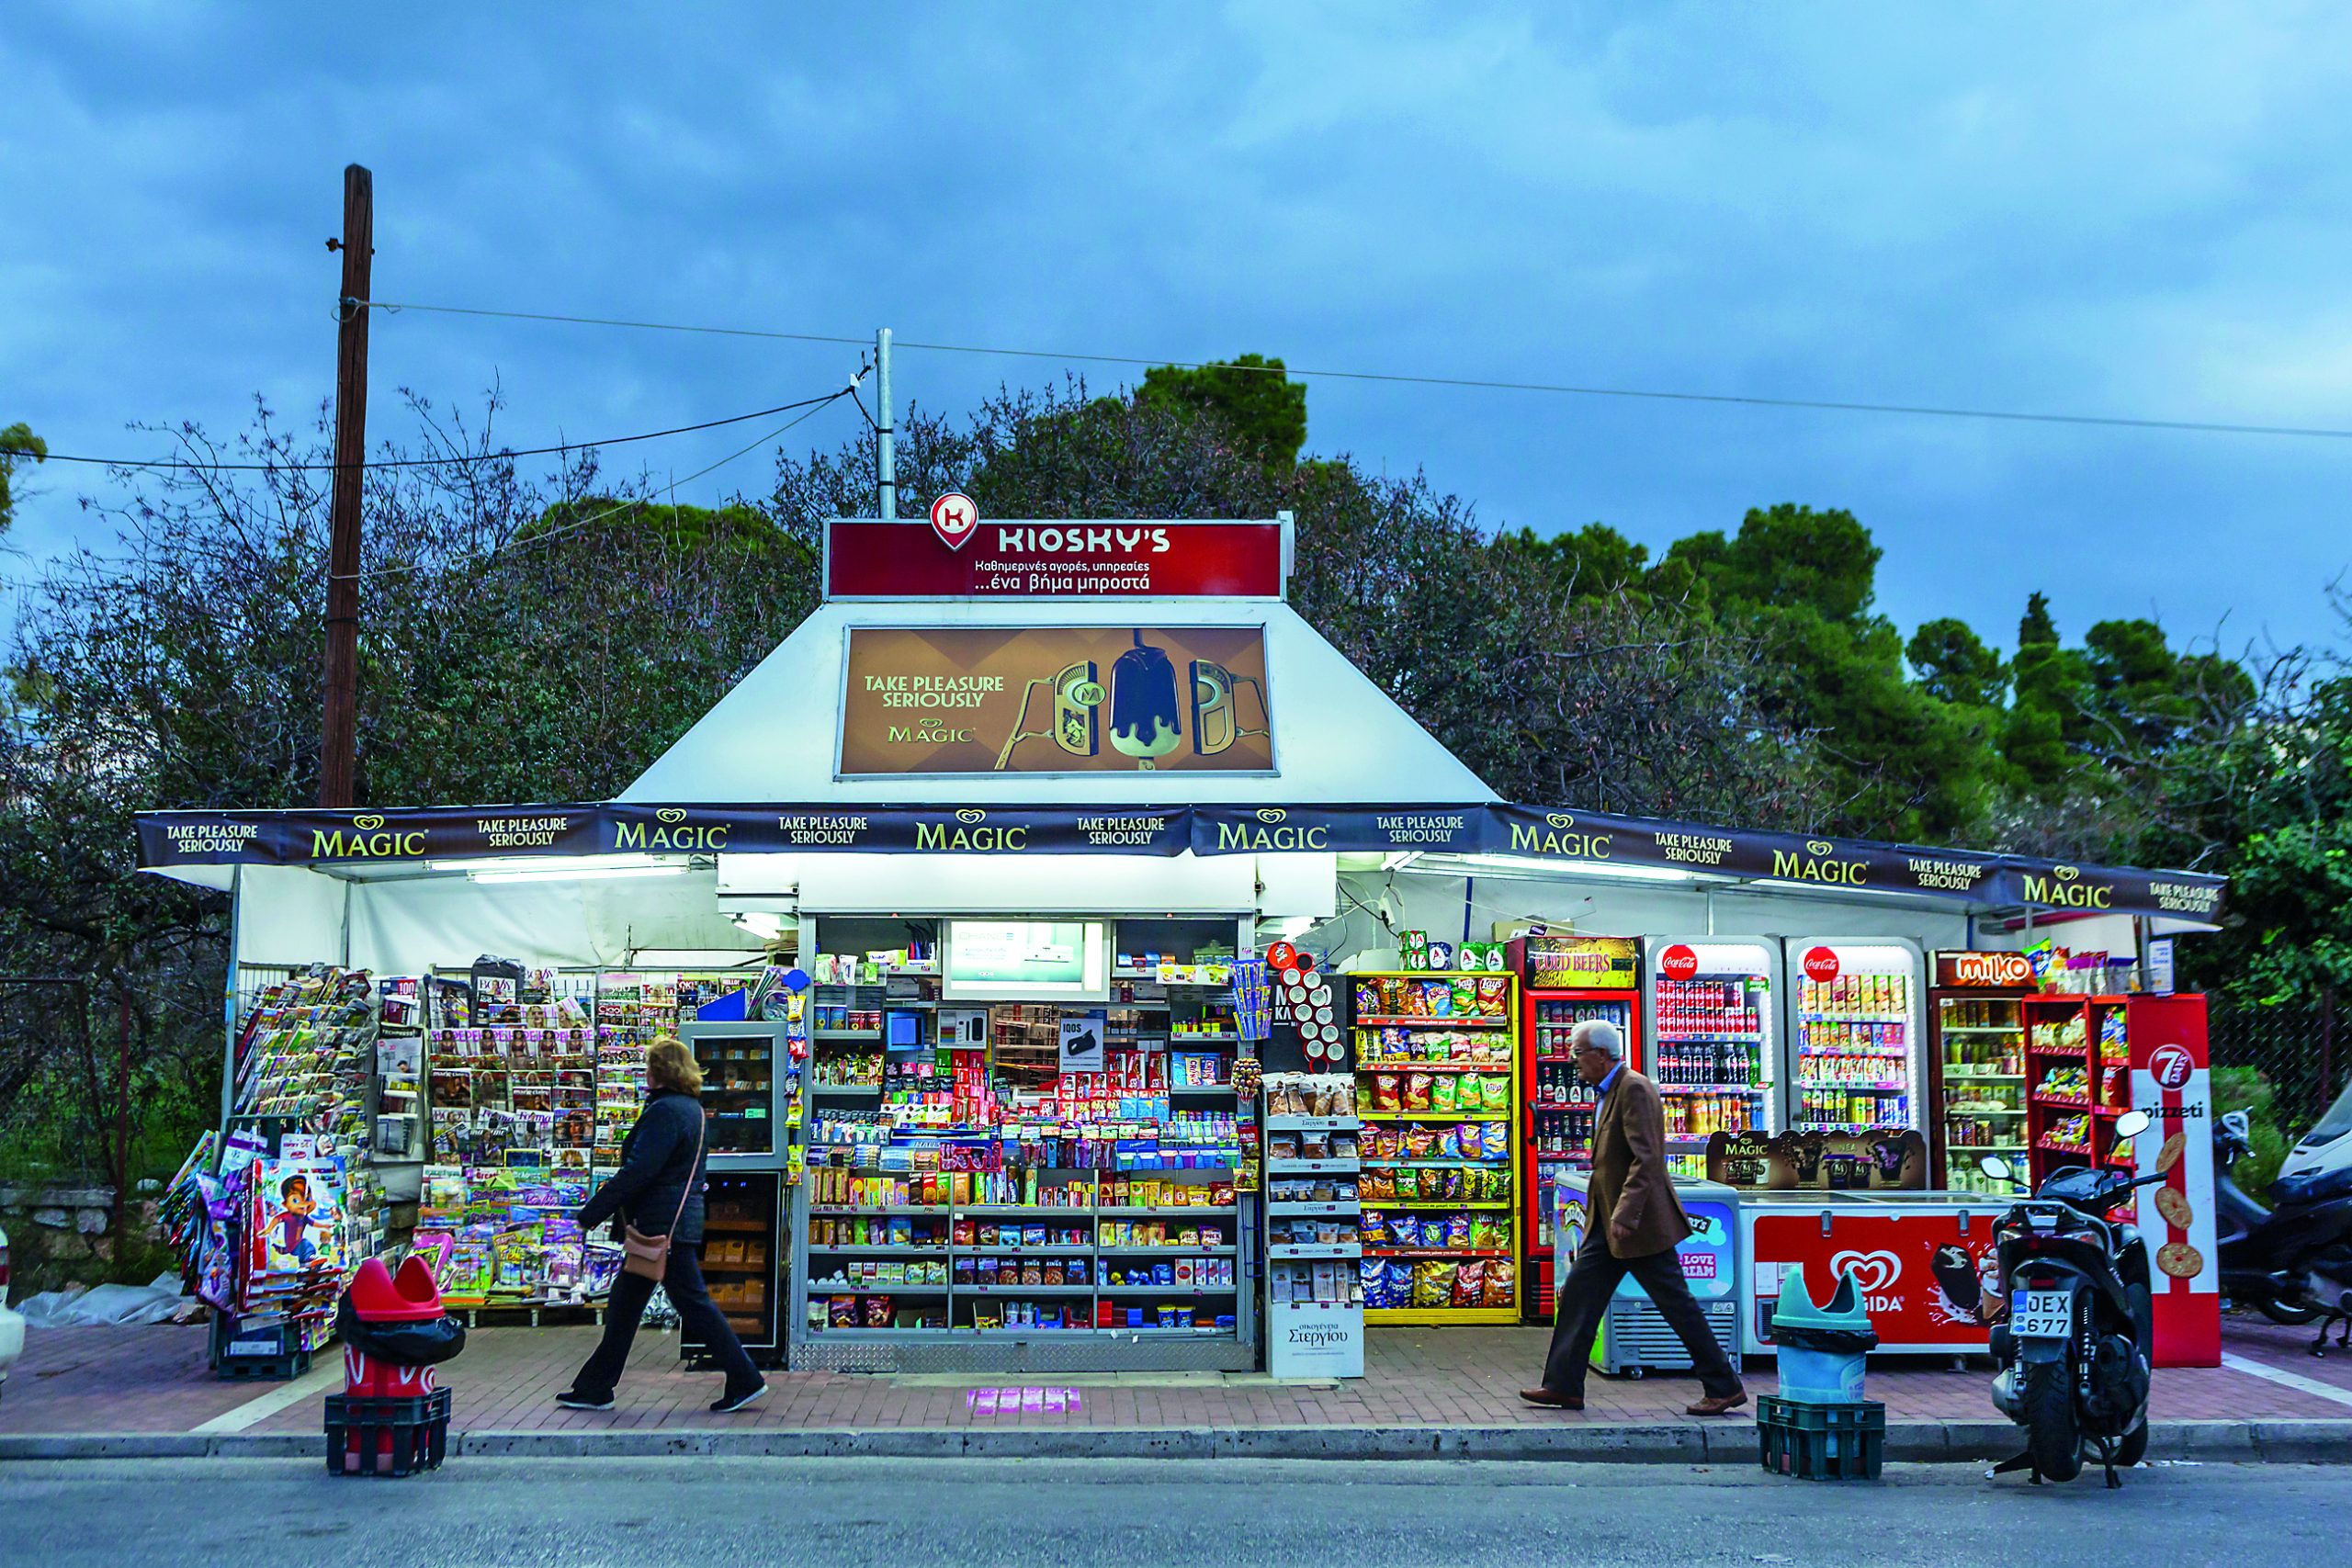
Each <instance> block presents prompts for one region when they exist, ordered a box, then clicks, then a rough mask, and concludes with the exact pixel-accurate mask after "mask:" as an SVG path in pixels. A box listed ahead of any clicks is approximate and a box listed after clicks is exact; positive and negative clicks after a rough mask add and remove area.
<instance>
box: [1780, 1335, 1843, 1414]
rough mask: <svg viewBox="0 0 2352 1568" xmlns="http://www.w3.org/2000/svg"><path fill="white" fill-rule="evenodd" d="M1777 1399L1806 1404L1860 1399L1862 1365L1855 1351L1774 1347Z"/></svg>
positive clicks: (1787, 1346) (1785, 1346)
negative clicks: (1778, 1373) (1777, 1366)
mask: <svg viewBox="0 0 2352 1568" xmlns="http://www.w3.org/2000/svg"><path fill="white" fill-rule="evenodd" d="M1777 1359H1779V1361H1780V1371H1781V1398H1782V1399H1793V1400H1799V1401H1802V1402H1803V1403H1804V1404H1853V1403H1855V1402H1856V1401H1858V1400H1860V1398H1861V1397H1862V1362H1863V1360H1864V1357H1863V1355H1862V1353H1861V1352H1860V1351H1859V1350H1805V1349H1800V1348H1798V1347H1796V1346H1794V1345H1782V1346H1780V1347H1778V1348H1777Z"/></svg>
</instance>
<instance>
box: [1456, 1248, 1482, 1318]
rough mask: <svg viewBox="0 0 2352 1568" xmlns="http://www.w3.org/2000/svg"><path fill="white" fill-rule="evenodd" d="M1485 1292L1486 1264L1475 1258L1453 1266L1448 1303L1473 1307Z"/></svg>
mask: <svg viewBox="0 0 2352 1568" xmlns="http://www.w3.org/2000/svg"><path fill="white" fill-rule="evenodd" d="M1486 1292H1487V1266H1486V1265H1485V1264H1484V1263H1481V1262H1478V1261H1476V1259H1473V1260H1472V1261H1470V1262H1468V1263H1457V1264H1455V1265H1454V1266H1453V1301H1452V1302H1451V1303H1448V1304H1449V1305H1453V1306H1458V1307H1474V1306H1477V1305H1479V1304H1480V1301H1481V1298H1483V1297H1484V1296H1485V1294H1486Z"/></svg>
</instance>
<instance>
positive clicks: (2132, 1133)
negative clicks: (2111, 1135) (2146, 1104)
mask: <svg viewBox="0 0 2352 1568" xmlns="http://www.w3.org/2000/svg"><path fill="white" fill-rule="evenodd" d="M2153 1125H2154V1118H2153V1117H2151V1116H2150V1115H2149V1114H2148V1113H2147V1112H2146V1111H2125V1112H2124V1113H2123V1114H2122V1115H2120V1116H2119V1117H2117V1118H2116V1119H2115V1141H2116V1142H2117V1143H2119V1144H2120V1143H2122V1142H2123V1141H2124V1140H2125V1139H2127V1138H2136V1137H2138V1136H2139V1135H2140V1134H2143V1133H2144V1132H2146V1131H2147V1130H2148V1129H2149V1128H2150V1127H2151V1126H2153Z"/></svg>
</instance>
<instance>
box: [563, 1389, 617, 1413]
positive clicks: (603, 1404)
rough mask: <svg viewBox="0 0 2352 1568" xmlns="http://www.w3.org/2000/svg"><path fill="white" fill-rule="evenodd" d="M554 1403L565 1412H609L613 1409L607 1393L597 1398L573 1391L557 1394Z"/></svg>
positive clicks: (589, 1394)
mask: <svg viewBox="0 0 2352 1568" xmlns="http://www.w3.org/2000/svg"><path fill="white" fill-rule="evenodd" d="M555 1402H556V1403H557V1404H560V1405H562V1406H563V1407H564V1408H565V1409H566V1410H610V1409H611V1408H612V1407H613V1396H612V1395H611V1394H609V1393H608V1394H605V1395H604V1396H603V1397H602V1398H599V1397H597V1396H596V1395H594V1394H591V1393H578V1392H576V1391H575V1392H571V1393H559V1394H557V1395H556V1396H555Z"/></svg>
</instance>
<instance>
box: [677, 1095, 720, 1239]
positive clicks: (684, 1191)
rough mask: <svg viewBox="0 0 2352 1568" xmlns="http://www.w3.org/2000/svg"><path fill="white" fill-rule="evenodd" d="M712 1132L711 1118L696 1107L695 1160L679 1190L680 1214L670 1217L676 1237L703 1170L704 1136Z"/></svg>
mask: <svg viewBox="0 0 2352 1568" xmlns="http://www.w3.org/2000/svg"><path fill="white" fill-rule="evenodd" d="M709 1130H710V1118H709V1117H707V1116H706V1115H704V1114H703V1109H702V1107H701V1106H700V1105H696V1106H695V1158H694V1163H693V1164H692V1165H689V1166H688V1167H686V1183H685V1185H684V1186H683V1187H681V1188H679V1189H678V1212H677V1213H675V1214H673V1215H672V1216H671V1217H670V1234H671V1235H673V1236H674V1235H677V1234H678V1226H679V1224H680V1223H681V1222H683V1221H684V1219H685V1217H686V1200H687V1199H688V1198H691V1197H693V1196H694V1190H695V1171H697V1170H700V1169H701V1168H702V1140H703V1134H706V1133H707V1132H708V1131H709Z"/></svg>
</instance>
